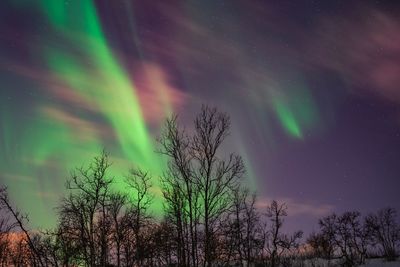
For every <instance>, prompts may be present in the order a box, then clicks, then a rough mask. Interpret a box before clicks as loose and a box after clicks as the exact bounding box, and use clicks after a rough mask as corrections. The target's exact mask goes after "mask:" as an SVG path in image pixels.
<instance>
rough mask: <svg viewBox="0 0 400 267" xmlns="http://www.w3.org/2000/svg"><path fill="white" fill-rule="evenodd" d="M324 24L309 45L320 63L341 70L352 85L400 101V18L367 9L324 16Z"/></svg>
mask: <svg viewBox="0 0 400 267" xmlns="http://www.w3.org/2000/svg"><path fill="white" fill-rule="evenodd" d="M321 25H322V26H321V27H320V28H319V30H318V31H317V39H316V40H313V42H315V44H313V45H310V46H309V47H312V48H313V51H309V54H310V56H311V57H312V58H313V60H314V61H315V62H316V63H317V65H320V66H322V67H325V68H327V69H330V70H333V71H336V72H338V73H339V74H340V75H342V77H343V79H344V80H345V81H347V82H348V84H349V85H351V86H352V87H356V88H358V89H361V90H366V89H368V90H372V91H373V92H375V93H377V94H379V95H381V96H382V97H384V98H386V99H389V100H392V101H396V102H400V87H399V86H400V35H399V32H400V22H399V20H398V19H396V18H394V17H392V16H390V15H387V14H385V13H382V12H378V11H375V10H372V9H364V10H363V13H362V15H358V16H352V17H346V18H333V19H325V20H324V21H323V22H322V23H321ZM313 55H314V56H313ZM315 55H316V56H315Z"/></svg>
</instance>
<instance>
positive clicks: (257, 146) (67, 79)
mask: <svg viewBox="0 0 400 267" xmlns="http://www.w3.org/2000/svg"><path fill="white" fill-rule="evenodd" d="M399 85H400V3H398V1H393V2H391V1H312V0H307V1H288V0H283V1H234V0H232V1H218V0H204V1H194V0H193V1H189V0H188V1H127V0H116V1H108V0H98V1H94V0H93V1H91V0H70V1H67V0H66V1H61V0H35V1H34V0H31V1H29V0H14V1H10V0H5V1H4V0H3V1H1V3H0V182H1V183H2V184H4V185H7V186H8V187H9V190H10V194H11V197H12V198H13V200H14V201H15V202H16V203H17V205H18V206H19V207H20V208H22V209H24V210H25V211H26V212H28V213H29V214H30V217H31V221H32V223H33V224H34V225H37V226H41V227H48V226H51V225H52V224H54V222H55V218H54V216H53V215H54V207H55V206H56V205H57V201H58V200H59V199H60V197H61V196H62V195H63V194H64V183H65V179H66V178H67V177H68V175H69V170H70V169H71V168H73V167H76V166H81V165H82V164H87V163H88V162H90V159H91V158H92V157H93V156H94V155H96V154H98V153H99V152H100V151H101V149H102V148H103V147H104V148H105V149H106V150H107V151H108V152H109V153H110V156H111V160H112V162H113V165H112V172H113V175H114V176H115V179H116V180H117V185H116V186H117V187H118V189H120V190H124V188H125V186H124V185H123V183H122V180H123V177H124V175H126V174H127V172H128V169H129V167H131V166H139V167H141V168H144V169H147V170H149V171H151V172H152V173H153V175H154V177H157V176H158V175H160V174H161V173H162V171H163V169H164V166H165V162H166V159H165V158H162V157H161V156H160V155H158V154H157V153H155V151H156V149H157V142H156V138H157V136H158V135H159V134H160V130H161V128H162V125H163V121H164V120H165V118H167V117H168V116H170V115H171V114H173V113H178V114H179V115H180V119H181V121H182V123H183V124H186V125H187V127H188V130H189V131H190V127H191V126H190V123H191V122H192V120H193V117H194V116H195V114H196V112H198V111H199V109H200V107H201V104H209V105H212V106H216V107H218V108H219V109H220V110H221V111H225V112H227V113H228V114H229V115H230V116H231V121H232V129H231V135H230V136H229V139H228V140H227V141H226V146H225V147H224V148H223V149H224V151H225V152H227V153H228V152H236V153H238V154H240V155H241V156H242V157H243V159H244V162H245V164H246V168H247V173H246V177H245V178H244V180H243V184H245V185H246V186H247V187H249V188H251V189H253V190H256V191H257V192H258V195H259V204H258V205H259V206H260V207H261V208H262V207H263V206H265V205H266V204H267V203H268V201H270V200H271V199H277V200H280V201H284V202H286V203H287V205H288V206H289V214H290V215H291V217H292V218H294V219H295V220H293V221H295V223H296V227H297V228H303V229H304V230H306V231H307V230H312V229H313V228H315V227H316V226H317V219H318V218H319V217H321V216H324V215H327V214H329V213H330V212H334V211H335V212H341V211H344V210H351V209H358V210H360V211H362V212H364V213H366V212H369V211H374V210H376V209H378V208H381V207H385V206H389V205H390V206H393V207H395V208H397V209H400V201H399V200H400V197H399V189H400V188H399V186H400V182H399V178H400V88H399ZM155 185H156V186H155V188H154V189H153V193H154V194H156V195H157V196H160V191H159V188H158V187H157V182H156V181H155ZM161 207H162V201H161V197H156V201H155V204H154V213H156V214H157V213H160V210H161Z"/></svg>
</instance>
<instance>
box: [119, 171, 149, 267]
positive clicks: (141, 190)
mask: <svg viewBox="0 0 400 267" xmlns="http://www.w3.org/2000/svg"><path fill="white" fill-rule="evenodd" d="M125 182H126V183H127V185H128V188H130V189H131V191H132V193H131V194H130V199H129V200H130V204H131V209H130V211H131V213H132V217H131V218H132V219H133V221H132V228H133V233H134V236H135V244H136V255H135V259H136V260H137V261H138V263H139V265H142V259H143V257H144V253H145V248H144V242H143V241H142V238H143V236H142V235H141V234H142V230H143V226H144V225H145V223H146V221H148V219H149V214H148V209H149V207H150V204H151V202H152V201H153V195H152V194H151V193H150V191H149V190H150V188H151V187H152V183H151V176H150V175H149V173H148V172H145V171H142V170H140V169H131V170H130V174H129V175H128V176H127V177H126V179H125Z"/></svg>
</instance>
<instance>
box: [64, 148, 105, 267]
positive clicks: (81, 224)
mask: <svg viewBox="0 0 400 267" xmlns="http://www.w3.org/2000/svg"><path fill="white" fill-rule="evenodd" d="M109 167H110V163H109V160H108V154H107V153H106V152H105V151H103V152H102V153H101V155H100V156H97V157H95V158H94V160H93V162H92V163H91V164H90V165H89V166H88V167H87V168H84V167H81V168H78V169H76V170H75V171H72V172H71V178H70V179H69V180H68V181H67V183H66V187H67V189H68V190H69V191H70V193H69V195H68V196H67V197H66V198H64V199H63V201H62V203H61V205H60V207H59V208H58V210H59V215H60V219H61V225H62V226H63V227H62V229H63V230H65V231H67V232H68V233H69V234H70V236H71V237H72V238H74V243H76V244H77V247H78V248H79V249H80V253H79V254H81V255H82V260H83V261H84V262H85V263H86V264H87V265H89V266H95V265H96V264H100V265H101V266H105V265H106V264H107V241H106V237H105V236H106V232H105V231H106V228H105V224H102V223H101V222H105V221H106V219H107V218H106V214H105V210H106V199H107V196H108V195H109V194H110V185H111V184H112V182H113V178H112V177H109V176H108V173H107V172H108V169H109ZM99 222H100V224H99ZM99 236H100V240H98V237H99ZM98 241H99V243H100V255H98V250H97V244H98ZM98 260H100V261H98Z"/></svg>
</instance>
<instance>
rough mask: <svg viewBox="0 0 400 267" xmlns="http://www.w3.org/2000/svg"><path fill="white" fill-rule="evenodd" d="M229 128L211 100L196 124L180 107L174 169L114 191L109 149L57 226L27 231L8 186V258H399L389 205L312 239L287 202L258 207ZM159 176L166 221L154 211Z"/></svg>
mask: <svg viewBox="0 0 400 267" xmlns="http://www.w3.org/2000/svg"><path fill="white" fill-rule="evenodd" d="M229 129H230V120H229V117H228V116H227V115H226V114H225V113H221V112H218V111H217V110H216V109H214V108H209V107H206V106H205V107H203V108H202V109H201V112H200V113H199V114H198V115H197V117H196V118H195V120H194V125H193V129H192V130H191V131H190V133H189V132H188V131H186V130H185V128H184V127H182V126H181V125H180V124H179V123H178V119H177V117H176V116H174V117H172V118H171V119H168V120H167V121H166V123H165V127H164V130H163V132H162V134H161V136H160V138H159V140H158V141H159V150H158V152H159V153H162V154H164V155H166V156H167V157H168V159H169V160H168V165H167V168H166V171H165V172H164V173H163V175H161V177H152V176H151V174H150V173H149V172H147V171H145V170H141V169H138V168H134V169H131V170H130V171H129V175H128V176H127V177H125V179H124V182H125V186H126V190H124V192H120V191H116V190H115V180H114V178H113V177H112V176H110V174H109V168H110V162H109V159H108V155H107V153H105V152H103V153H102V154H101V155H99V156H98V157H95V158H94V160H93V161H92V163H91V164H90V165H89V166H86V167H81V168H77V169H75V170H73V171H72V172H71V175H70V177H69V179H68V180H67V182H66V188H67V192H68V193H67V195H66V196H65V197H64V198H63V199H62V201H61V202H60V203H59V205H58V206H57V214H58V217H57V225H56V227H55V228H54V229H52V230H47V231H40V232H39V231H33V230H28V229H27V228H26V224H27V216H26V215H24V214H22V213H21V212H20V211H18V210H17V209H16V208H15V207H14V206H13V205H12V204H11V203H10V199H9V197H8V195H7V191H6V189H5V188H3V189H1V190H0V208H1V211H0V212H1V215H2V216H1V218H2V219H1V221H0V230H1V231H0V265H1V266H12V265H13V266H41V267H42V266H184V267H189V266H204V267H205V266H272V267H275V266H305V264H306V263H307V262H309V263H311V264H313V265H314V266H317V264H318V262H317V261H316V259H324V261H328V262H331V264H340V265H345V266H355V265H359V264H362V263H364V262H365V260H366V258H367V257H370V256H373V255H374V256H380V257H385V258H386V259H387V260H395V259H396V258H397V253H398V246H399V244H400V227H399V225H398V224H397V221H396V212H395V210H393V209H390V208H387V209H383V210H381V211H379V212H377V213H376V214H371V215H368V216H366V217H365V218H364V219H362V218H361V216H360V213H358V212H346V213H344V214H342V215H336V214H332V215H330V216H327V217H325V218H322V219H320V221H319V225H320V230H319V232H317V233H313V234H311V235H310V236H309V237H308V238H307V240H306V241H305V242H302V236H303V233H302V231H296V232H294V233H290V234H289V233H285V232H284V231H283V230H282V228H283V224H284V221H285V217H286V216H287V212H288V210H287V206H286V205H285V204H284V203H278V202H277V201H272V202H271V203H269V205H268V206H267V207H265V208H263V209H262V210H261V209H259V208H257V207H256V205H257V198H256V195H255V194H254V193H251V192H249V190H247V189H246V188H244V187H243V186H242V185H241V180H242V178H243V175H244V165H243V161H242V159H241V157H240V156H238V155H235V154H230V155H227V156H226V157H224V155H223V154H222V152H221V145H222V144H223V142H224V140H225V138H226V137H227V136H228V135H229ZM157 178H159V183H160V185H161V186H160V189H161V193H162V199H163V210H164V216H163V218H162V219H161V220H157V219H155V218H154V217H153V216H152V213H151V211H150V207H151V203H152V201H153V199H154V192H155V191H154V190H153V189H154V188H153V187H154V185H153V184H152V181H154V180H155V179H157Z"/></svg>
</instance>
